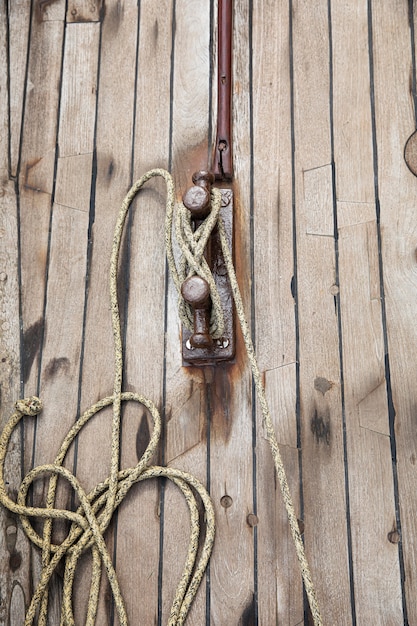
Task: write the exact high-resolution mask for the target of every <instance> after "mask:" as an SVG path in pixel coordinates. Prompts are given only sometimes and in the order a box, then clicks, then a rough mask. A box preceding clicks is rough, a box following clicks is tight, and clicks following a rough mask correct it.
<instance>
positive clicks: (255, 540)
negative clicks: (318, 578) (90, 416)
mask: <svg viewBox="0 0 417 626" xmlns="http://www.w3.org/2000/svg"><path fill="white" fill-rule="evenodd" d="M248 10H249V20H248V22H249V23H248V43H249V151H250V166H249V167H250V188H249V197H250V206H249V250H250V281H251V282H250V284H251V288H250V301H251V305H250V311H251V335H252V342H253V346H254V348H255V350H256V312H255V292H256V281H255V232H254V229H255V225H254V210H255V208H254V205H255V185H254V169H255V160H254V96H253V1H252V0H249V6H248ZM251 394H252V402H251V405H252V406H251V411H252V506H253V513H254V514H255V515H258V494H257V489H256V484H257V464H256V443H257V437H256V422H257V404H256V402H254V401H253V399H254V398H256V389H255V382H254V380H253V377H252V379H251ZM253 619H254V626H257V625H258V621H259V616H258V529H257V526H254V527H253Z"/></svg>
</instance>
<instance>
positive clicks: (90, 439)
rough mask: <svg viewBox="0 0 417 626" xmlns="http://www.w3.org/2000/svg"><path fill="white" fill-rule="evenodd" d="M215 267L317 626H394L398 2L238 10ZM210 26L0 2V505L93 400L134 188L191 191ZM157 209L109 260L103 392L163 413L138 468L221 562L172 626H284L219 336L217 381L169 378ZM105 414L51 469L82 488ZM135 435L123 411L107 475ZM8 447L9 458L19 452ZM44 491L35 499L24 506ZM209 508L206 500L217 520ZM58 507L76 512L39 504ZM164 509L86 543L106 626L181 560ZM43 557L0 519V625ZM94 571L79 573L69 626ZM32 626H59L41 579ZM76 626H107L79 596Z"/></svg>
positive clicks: (401, 433) (256, 431)
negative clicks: (230, 164) (197, 502)
mask: <svg viewBox="0 0 417 626" xmlns="http://www.w3.org/2000/svg"><path fill="white" fill-rule="evenodd" d="M234 4H235V18H234V89H233V91H234V111H233V122H234V144H235V154H234V157H235V158H234V164H235V182H234V191H235V207H236V212H235V239H236V255H235V256H236V267H237V274H238V279H239V282H240V285H241V288H242V292H243V297H244V303H245V307H246V313H247V316H248V318H249V320H250V323H251V328H252V332H253V337H254V340H255V344H256V350H257V353H258V356H259V363H260V368H261V371H262V373H263V376H264V381H265V385H266V391H267V395H268V398H269V401H270V404H271V408H272V412H273V419H274V424H275V428H276V432H277V435H278V439H279V442H280V444H281V452H282V456H283V459H284V461H285V465H286V469H287V472H288V478H289V482H290V485H291V489H292V492H293V496H294V500H295V505H296V510H297V515H298V516H299V518H300V524H301V525H302V527H303V528H304V539H305V544H306V551H307V555H308V557H309V560H310V564H311V567H312V572H313V578H314V580H315V583H316V587H317V594H318V598H319V601H320V605H321V608H322V612H323V617H324V623H325V624H329V625H330V624H331V625H333V624H337V625H342V624H352V625H356V624H357V625H358V626H362V625H365V624H366V625H368V624H384V625H385V626H398V625H399V624H409V625H413V624H417V601H416V596H417V586H416V569H417V550H416V536H417V527H416V524H417V521H416V520H417V502H416V497H415V494H416V492H417V484H416V480H417V479H416V472H415V467H416V459H417V431H416V428H415V411H416V406H417V391H416V384H415V381H416V379H417V364H416V363H417V361H416V358H415V355H416V347H417V332H416V325H415V323H414V320H415V310H416V307H417V271H416V262H417V261H416V258H417V257H416V248H417V228H416V224H417V217H416V210H415V206H416V199H417V179H416V178H415V177H414V176H413V175H412V174H411V172H410V171H409V170H408V168H407V166H406V164H405V162H404V158H403V150H404V146H405V143H406V140H407V139H408V137H409V136H410V135H411V133H412V132H413V131H414V130H415V128H416V119H417V111H416V108H415V107H416V103H417V93H416V63H415V55H416V51H415V49H414V46H415V41H416V37H415V24H416V22H417V6H415V3H414V1H413V0H409V2H406V1H405V0H346V1H344V2H343V3H342V2H338V1H337V0H319V1H317V2H314V3H311V2H308V1H307V0H287V1H284V2H275V1H273V0H264V1H262V2H250V1H249V0H235V2H234ZM215 27H216V3H215V2H210V3H208V2H203V0H190V1H189V2H188V1H187V2H176V0H163V1H159V2H155V1H154V0H142V1H141V2H140V3H138V2H137V1H136V0H106V1H104V0H102V1H100V0H95V1H93V0H88V1H87V0H71V1H68V2H65V1H64V0H55V1H45V0H33V2H30V0H16V1H15V0H1V4H0V98H1V101H0V102H1V104H0V131H1V132H0V146H1V153H0V176H1V179H0V182H1V204H0V219H1V223H0V303H1V307H0V332H1V335H0V346H1V355H0V364H1V366H0V385H1V423H2V424H4V422H5V421H6V419H7V417H8V415H9V414H10V412H11V410H12V406H13V402H14V401H15V400H16V399H17V398H18V397H21V396H27V395H31V394H35V393H36V394H37V395H39V396H40V397H41V398H42V399H43V401H44V403H45V409H44V411H43V413H42V415H41V416H40V417H39V418H38V420H37V421H36V422H35V421H31V420H26V421H25V423H24V428H23V429H22V431H21V437H20V438H19V436H18V435H17V436H16V437H15V438H14V440H13V446H12V447H11V450H10V453H9V456H8V463H7V480H8V484H9V489H10V491H11V492H12V493H13V491H15V490H16V489H17V488H18V485H19V483H20V480H21V474H22V473H26V472H27V471H28V469H30V468H31V467H32V466H33V465H38V464H41V463H46V462H50V461H51V460H52V459H53V458H54V456H55V454H56V451H57V449H58V447H59V444H60V442H61V440H62V439H63V437H64V436H65V434H66V432H67V431H68V429H69V428H70V426H71V424H72V423H73V422H74V420H75V418H76V416H77V415H78V414H79V413H80V412H81V411H83V410H84V409H86V408H87V407H88V406H90V405H91V404H92V403H94V402H96V401H97V400H98V399H99V398H101V397H104V396H106V395H109V394H111V393H112V385H113V345H112V334H111V323H110V310H109V301H108V284H107V283H108V278H107V274H108V264H109V255H110V249H111V243H112V237H113V227H114V224H115V220H116V215H117V210H118V207H119V205H120V202H121V200H122V198H123V196H124V194H125V192H126V191H127V189H128V188H129V186H130V184H131V183H132V182H133V181H134V180H135V179H137V178H138V177H139V176H140V175H141V174H142V173H144V172H145V171H146V170H148V169H150V168H152V167H165V168H167V169H169V170H170V171H171V172H172V173H173V175H174V178H175V182H176V185H177V189H178V197H180V195H181V193H182V192H183V191H184V190H185V188H186V187H187V185H189V183H190V177H191V174H192V172H193V171H195V170H197V169H201V168H205V167H206V166H207V161H208V159H209V157H210V153H211V142H212V138H213V135H214V129H213V123H214V120H215V108H216V107H215V101H216V86H215V83H216V71H215V63H214V57H215V43H216V34H215ZM164 194H165V190H164V186H163V184H162V183H160V182H153V183H150V184H148V186H147V189H146V190H144V191H143V192H142V193H141V196H140V198H139V200H138V202H136V203H135V207H134V209H133V212H132V215H131V217H130V219H129V221H128V225H127V231H126V236H125V240H124V244H123V251H122V259H121V271H120V281H121V286H120V290H119V291H120V294H121V308H122V313H123V329H124V330H123V332H124V337H125V347H126V350H125V357H126V359H125V374H124V388H125V389H126V390H131V391H136V392H140V393H143V394H145V395H146V396H148V397H150V398H152V399H153V401H154V402H155V403H156V404H157V406H158V407H159V408H160V409H161V411H162V414H163V418H164V436H163V445H162V446H161V449H160V453H159V458H157V459H155V461H156V462H158V463H164V464H167V465H172V466H173V467H177V468H180V469H183V470H186V471H189V472H191V473H193V474H194V475H195V476H197V477H198V478H199V479H200V480H201V481H202V482H203V483H204V484H206V485H207V486H208V488H209V490H210V492H211V495H212V497H213V501H214V506H215V510H216V515H217V537H216V544H215V549H214V552H213V556H212V559H211V562H210V567H209V571H208V575H207V576H206V577H205V578H204V580H203V584H202V586H201V588H200V590H199V593H198V596H197V598H196V600H195V603H194V605H193V608H192V610H191V613H190V616H189V619H188V622H187V623H189V624H195V625H196V626H201V625H202V624H213V625H214V624H216V625H218V626H229V625H231V624H242V626H243V625H254V624H262V625H263V626H272V625H275V624H288V625H289V626H297V625H299V624H303V623H306V624H307V623H309V622H308V614H307V611H306V610H305V604H304V598H303V591H302V585H301V577H300V574H299V571H298V566H297V561H296V557H295V551H294V548H293V545H292V542H291V538H290V533H289V531H288V524H287V520H286V515H285V511H284V507H283V504H282V500H281V495H280V492H279V488H278V486H277V483H276V480H275V477H274V470H273V464H272V460H271V458H270V453H269V447H268V444H267V443H266V440H265V437H264V434H263V430H262V424H261V420H260V418H259V407H258V406H257V404H256V402H255V400H254V398H253V394H252V384H251V379H250V373H249V369H248V365H247V361H246V359H245V353H244V350H243V347H242V343H241V340H240V336H239V333H238V349H237V356H236V360H235V362H234V363H233V364H228V365H222V366H218V367H216V368H197V367H193V368H184V367H183V366H182V362H181V347H180V332H181V329H180V324H179V321H178V315H177V311H176V294H175V292H174V289H173V286H172V283H171V281H170V280H169V279H168V280H167V276H166V273H165V261H164V235H163V219H164ZM110 417H111V411H106V412H103V413H101V414H100V417H99V418H97V419H96V420H94V421H93V422H92V423H91V424H90V425H89V426H88V427H87V428H86V429H85V431H83V432H82V434H81V436H80V437H79V439H78V441H77V446H75V447H74V448H73V450H72V452H71V456H70V458H69V459H68V461H67V465H68V467H69V468H70V469H71V470H73V471H75V473H76V475H77V477H78V478H79V480H80V481H81V483H82V484H83V485H84V487H85V488H86V489H91V488H92V487H93V486H94V485H95V484H96V483H97V482H99V481H100V480H103V479H104V478H105V477H106V476H107V475H108V471H109V465H110V446H109V441H110ZM150 429H151V423H150V421H149V418H148V416H147V415H146V414H145V412H144V411H141V410H140V409H139V411H138V409H137V407H136V406H126V408H125V409H124V413H123V425H122V435H121V441H122V459H121V463H122V466H123V467H127V466H131V465H133V464H135V463H136V462H137V459H138V455H139V456H140V455H141V453H142V452H143V450H144V447H145V446H146V443H147V439H148V436H149V432H150ZM22 444H23V445H22ZM45 489H46V483H45V482H44V481H39V483H38V484H37V486H36V489H35V490H34V493H33V499H34V501H35V502H37V503H41V502H42V499H43V497H44V495H45ZM225 496H227V497H225ZM59 502H60V505H61V506H64V505H65V506H71V504H72V496H71V494H70V492H69V491H68V490H67V489H64V488H62V489H60V491H59ZM188 525H189V522H188V511H187V509H186V506H185V504H184V503H183V502H182V500H181V497H180V496H179V495H178V493H177V490H176V488H175V487H173V486H172V485H165V484H163V483H158V482H156V481H151V482H148V481H147V482H146V483H140V484H138V485H136V486H135V487H134V488H133V489H132V491H131V492H130V493H129V495H128V497H127V499H126V501H125V503H124V504H123V505H122V506H121V508H120V510H119V511H118V512H117V515H116V516H115V518H114V521H113V523H112V525H111V527H110V528H109V530H108V532H107V534H106V540H107V542H108V546H109V549H110V551H111V553H112V555H113V558H114V563H115V566H116V570H117V573H118V577H119V580H120V584H121V588H122V590H123V594H124V598H125V602H126V607H127V613H128V616H129V623H131V624H144V625H148V624H149V625H151V624H161V625H162V624H165V623H166V622H167V619H168V615H169V609H170V604H171V601H172V597H173V593H174V590H175V587H176V584H177V581H178V578H179V576H180V574H181V569H182V563H183V560H184V558H185V553H186V549H187V544H188ZM39 567H40V557H39V552H38V550H37V549H35V548H32V547H31V546H30V545H29V543H28V541H27V539H26V537H25V535H24V533H23V530H22V527H21V526H20V523H19V521H18V520H17V519H16V518H15V517H14V516H11V515H10V514H9V513H7V512H6V511H5V510H3V509H2V510H1V511H0V622H1V623H5V624H10V625H15V624H16V625H17V624H22V623H23V620H24V613H25V608H27V606H28V603H29V601H30V594H31V592H32V590H33V587H34V585H35V584H36V582H37V580H38V577H39ZM90 568H91V564H90V562H89V558H84V559H83V560H82V562H81V564H80V570H79V574H78V579H77V584H76V594H75V599H74V607H75V616H76V623H79V624H82V623H83V622H84V619H85V606H86V601H87V591H86V589H85V587H84V586H83V584H82V583H83V580H84V581H85V580H88V577H89V573H90ZM51 585H52V589H51V608H50V620H49V622H50V624H52V625H54V626H55V625H56V624H58V623H59V613H60V602H61V600H60V587H61V581H60V578H59V576H58V575H57V576H55V577H54V578H53V580H52V581H51ZM98 623H100V624H114V623H117V618H116V617H115V615H114V607H113V605H112V601H111V593H110V588H109V585H108V582H107V580H106V579H105V577H103V580H102V593H101V596H100V604H99V614H98Z"/></svg>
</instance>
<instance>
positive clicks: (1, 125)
mask: <svg viewBox="0 0 417 626" xmlns="http://www.w3.org/2000/svg"><path fill="white" fill-rule="evenodd" d="M6 32H7V23H6V14H5V12H4V11H3V10H0V42H1V44H0V46H1V47H0V56H1V58H2V59H4V60H5V59H6V58H7V55H6V41H7V37H6ZM11 71H12V69H11V65H10V64H8V63H6V62H4V63H2V64H1V67H0V94H1V95H2V101H1V106H0V196H1V202H0V362H1V366H0V392H1V411H0V427H1V428H2V427H3V426H4V425H5V423H6V421H7V420H8V418H9V417H10V415H11V413H12V412H13V408H14V407H13V404H14V402H15V401H16V400H17V399H18V398H19V394H20V327H19V281H18V250H17V242H18V223H17V202H16V188H15V184H14V181H12V180H10V179H9V158H8V157H9V147H10V143H9V142H10V141H11V138H12V133H13V132H15V129H14V128H13V130H12V128H11V127H9V122H10V118H9V117H8V115H7V113H8V97H9V92H8V84H10V80H9V79H10V72H11ZM9 129H10V134H9ZM21 459H22V447H21V437H20V432H19V429H18V430H17V432H15V433H14V435H13V436H12V440H11V442H10V445H9V449H8V455H7V458H6V464H5V480H6V484H7V490H8V492H9V495H10V497H12V498H13V497H15V494H16V492H17V489H18V487H19V484H20V475H21ZM29 557H30V548H29V545H28V541H27V539H26V537H25V536H24V534H23V531H22V528H21V527H20V525H19V523H18V520H17V516H16V515H14V514H12V513H11V512H10V511H8V510H6V509H4V508H3V507H1V509H0V572H1V573H0V580H1V583H0V587H1V602H0V621H1V622H3V623H6V621H7V620H8V616H9V613H10V611H11V610H12V611H13V614H14V615H15V617H16V620H17V621H19V622H20V623H22V622H23V620H24V614H25V604H26V601H27V598H28V595H29V589H30V587H29V579H30V577H29V565H30V558H29ZM16 623H17V622H16Z"/></svg>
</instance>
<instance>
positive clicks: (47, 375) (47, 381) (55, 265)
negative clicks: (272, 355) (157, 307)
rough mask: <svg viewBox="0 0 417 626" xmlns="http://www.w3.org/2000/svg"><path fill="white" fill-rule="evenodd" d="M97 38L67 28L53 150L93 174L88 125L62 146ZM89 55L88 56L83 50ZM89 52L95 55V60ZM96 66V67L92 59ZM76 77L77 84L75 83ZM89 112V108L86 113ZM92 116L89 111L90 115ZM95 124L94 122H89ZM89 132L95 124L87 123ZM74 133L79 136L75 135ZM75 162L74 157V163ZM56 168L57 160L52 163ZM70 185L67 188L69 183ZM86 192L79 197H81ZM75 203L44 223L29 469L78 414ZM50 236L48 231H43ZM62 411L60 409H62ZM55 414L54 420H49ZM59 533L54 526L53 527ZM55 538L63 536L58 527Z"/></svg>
mask: <svg viewBox="0 0 417 626" xmlns="http://www.w3.org/2000/svg"><path fill="white" fill-rule="evenodd" d="M98 35H99V31H98V28H97V26H96V25H93V26H92V27H90V26H89V25H84V24H82V25H79V26H78V25H74V26H71V28H70V29H67V33H66V39H65V48H64V65H63V74H62V92H61V100H60V120H59V135H58V143H59V146H60V153H62V154H63V155H69V154H71V153H72V151H73V152H74V153H75V154H76V155H77V154H80V153H81V152H83V153H85V152H89V163H88V160H87V161H86V160H85V159H84V166H86V167H87V170H88V169H90V171H91V161H92V148H93V146H92V135H91V133H90V142H91V145H90V146H89V150H87V149H86V146H87V142H86V137H85V136H86V132H85V129H86V124H80V125H79V126H78V127H77V129H75V128H74V127H72V128H71V129H70V130H71V135H70V137H69V139H68V140H67V132H68V128H67V125H66V124H67V120H68V110H71V109H73V110H74V109H75V110H76V109H77V108H78V109H82V106H83V104H82V103H83V89H85V88H86V87H88V79H87V76H89V77H92V76H94V79H93V81H95V74H96V71H97V70H96V69H95V71H94V64H95V65H96V68H97V46H98ZM88 48H90V50H91V52H90V55H88V54H86V52H85V51H86V50H87V49H88ZM77 49H79V50H80V57H79V59H80V60H82V62H83V64H84V66H88V67H89V70H88V72H87V73H85V74H84V76H83V75H82V71H81V68H80V66H79V65H78V64H77V61H76V58H75V57H76V54H75V52H76V51H77ZM94 50H96V53H95V57H94ZM94 59H95V60H94ZM74 69H75V70H79V72H78V75H79V74H81V76H82V78H83V80H81V81H79V82H78V81H77V72H74V71H73V70H74ZM87 111H88V107H87ZM93 114H94V111H93ZM92 122H94V117H93V118H92ZM92 126H93V127H94V124H93V123H92ZM77 131H78V132H77ZM75 158H76V157H75ZM58 161H59V160H58ZM58 173H59V175H58V177H57V181H56V188H55V190H54V191H55V192H56V196H57V198H60V199H65V198H66V196H65V193H66V192H65V190H68V187H69V188H71V186H73V187H76V185H77V180H76V178H75V177H74V178H73V180H72V181H70V180H68V176H69V175H70V173H71V171H70V169H67V172H66V174H67V177H66V179H65V183H64V185H63V187H64V190H63V192H61V184H62V180H63V179H62V176H61V173H62V168H60V167H59V168H58ZM71 183H72V184H71ZM82 191H84V194H85V195H84V197H83V196H82ZM73 196H74V199H73V201H72V202H68V204H69V205H70V204H72V205H73V209H70V208H69V207H68V206H63V205H59V204H57V203H55V204H54V206H53V211H52V219H51V224H50V240H49V242H48V246H49V248H48V250H49V253H48V254H47V261H48V273H47V284H46V306H45V309H44V318H43V320H42V324H43V325H44V328H45V334H44V335H43V337H42V338H43V340H44V343H43V345H42V347H41V353H40V355H41V359H40V368H41V374H40V390H39V395H40V396H41V397H42V399H43V401H44V404H45V408H44V411H43V414H42V419H40V420H39V423H38V424H37V429H36V439H35V451H34V456H33V460H34V463H35V464H39V465H40V464H44V463H45V462H51V461H52V460H53V458H54V457H55V455H56V453H57V450H58V447H59V444H60V442H61V440H62V439H63V438H64V436H65V434H66V433H67V432H68V430H69V429H70V427H71V426H72V424H73V422H74V421H75V417H76V414H77V409H78V383H79V368H80V356H81V341H82V335H83V319H84V298H85V287H86V283H85V281H86V269H87V264H86V253H87V247H88V226H89V197H90V186H89V185H87V186H86V185H84V187H80V188H79V189H78V193H76V194H73ZM48 230H49V225H48ZM62 407H65V409H64V410H62ZM57 411H58V412H59V413H60V419H59V420H57V419H56V418H55V415H56V413H57ZM67 463H68V467H69V468H70V469H72V455H71V454H70V455H69V457H68V461H67ZM47 484H48V483H47V481H39V482H38V483H37V484H36V488H35V489H34V498H35V501H36V502H41V501H43V498H44V496H45V493H46V489H47ZM72 498H73V494H72V493H71V491H70V490H68V489H67V488H63V489H60V490H59V492H58V494H57V502H58V503H59V504H60V505H62V506H63V507H65V508H70V507H71V500H72ZM58 526H59V525H58ZM59 528H60V530H61V532H62V531H63V530H64V529H63V527H62V526H59ZM34 564H35V566H34V570H35V579H36V578H37V575H38V574H37V572H36V570H37V568H38V566H37V559H35V561H34ZM51 582H52V585H51V594H50V595H51V609H50V613H51V615H52V616H54V617H53V619H54V620H57V619H59V618H58V615H59V611H60V604H61V595H60V594H61V592H60V585H59V582H58V579H57V578H54V579H53V580H52V581H51Z"/></svg>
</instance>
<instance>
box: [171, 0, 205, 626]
mask: <svg viewBox="0 0 417 626" xmlns="http://www.w3.org/2000/svg"><path fill="white" fill-rule="evenodd" d="M175 26H176V28H175V40H174V48H173V62H174V65H173V69H174V75H173V91H172V94H171V98H172V99H173V100H172V103H173V109H172V116H173V120H172V170H173V174H174V179H175V183H176V188H177V197H181V195H182V194H183V193H184V192H185V191H186V189H187V188H188V187H189V186H190V185H191V184H192V181H191V175H192V174H193V172H195V171H198V170H200V169H207V158H208V150H209V147H208V120H209V105H210V100H209V95H210V94H209V85H210V75H209V72H210V49H209V42H210V7H209V5H208V4H207V3H204V2H201V0H191V1H190V2H187V3H178V2H177V3H176V5H175ZM166 115H167V112H166ZM168 286H169V291H168V302H167V329H166V419H167V423H166V444H165V461H166V463H167V465H169V466H172V467H176V468H179V469H182V470H184V471H188V472H190V473H192V474H193V475H195V476H196V477H197V478H198V479H199V480H200V481H201V482H202V483H203V484H206V478H207V438H206V429H207V426H206V420H207V419H208V415H207V410H206V400H205V397H206V393H207V391H206V384H205V378H204V372H203V370H202V369H201V368H189V367H183V366H182V348H181V341H180V337H181V325H180V322H179V318H178V312H177V309H178V297H177V294H176V292H175V290H174V287H173V284H172V281H170V282H169V285H168ZM178 498H179V496H178V494H177V491H176V490H175V491H174V489H167V491H166V495H165V501H164V510H165V512H166V515H165V517H164V553H163V555H162V559H163V560H162V566H163V570H162V623H166V622H167V621H168V616H169V609H170V606H171V603H172V599H173V595H174V590H175V588H176V585H177V584H178V580H179V578H180V575H181V572H182V569H183V561H184V556H185V553H186V550H187V547H188V541H189V538H188V533H189V530H188V529H189V514H188V511H187V510H186V508H185V507H184V506H181V509H179V510H178V511H177V512H176V513H174V514H173V513H172V511H175V507H176V506H177V503H178ZM173 537H176V540H175V541H173ZM175 552H177V554H178V555H179V557H178V558H176V557H175V556H174V553H175ZM205 620H206V581H205V578H204V579H203V581H202V584H201V586H200V589H199V591H198V595H197V597H196V599H195V601H194V603H193V606H192V608H191V611H190V615H189V618H188V621H189V623H190V625H191V624H195V625H197V624H201V623H203V622H204V621H205Z"/></svg>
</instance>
